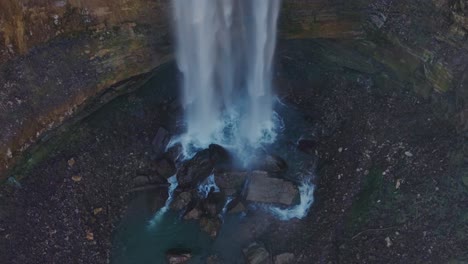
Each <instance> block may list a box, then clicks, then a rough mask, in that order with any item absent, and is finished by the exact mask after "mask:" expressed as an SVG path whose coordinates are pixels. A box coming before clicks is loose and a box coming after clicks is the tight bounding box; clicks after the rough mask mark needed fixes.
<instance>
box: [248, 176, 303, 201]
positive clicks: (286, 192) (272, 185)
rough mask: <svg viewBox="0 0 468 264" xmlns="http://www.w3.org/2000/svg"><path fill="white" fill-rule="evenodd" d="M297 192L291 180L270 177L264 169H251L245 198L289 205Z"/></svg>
mask: <svg viewBox="0 0 468 264" xmlns="http://www.w3.org/2000/svg"><path fill="white" fill-rule="evenodd" d="M298 192H299V191H298V189H297V187H296V186H295V185H294V184H292V183H291V182H288V181H285V180H282V179H278V178H272V177H270V176H269V175H268V172H265V171H253V172H252V173H251V174H250V175H249V178H248V185H247V195H246V199H247V200H248V201H252V202H261V203H275V204H285V205H291V204H292V203H293V201H294V199H295V198H296V196H297V194H298Z"/></svg>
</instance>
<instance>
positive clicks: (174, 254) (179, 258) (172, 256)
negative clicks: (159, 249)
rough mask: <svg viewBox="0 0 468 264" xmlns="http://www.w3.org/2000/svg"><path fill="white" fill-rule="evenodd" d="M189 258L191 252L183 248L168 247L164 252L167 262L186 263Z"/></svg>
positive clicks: (172, 263)
mask: <svg viewBox="0 0 468 264" xmlns="http://www.w3.org/2000/svg"><path fill="white" fill-rule="evenodd" d="M191 258H192V254H191V253H190V252H188V251H184V250H179V249H170V250H168V251H167V252H166V259H167V262H168V263H169V264H183V263H188V262H189V260H190V259H191Z"/></svg>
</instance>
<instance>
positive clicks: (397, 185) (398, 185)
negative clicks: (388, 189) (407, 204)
mask: <svg viewBox="0 0 468 264" xmlns="http://www.w3.org/2000/svg"><path fill="white" fill-rule="evenodd" d="M400 185H401V180H400V179H398V180H397V181H396V184H395V189H397V190H398V189H400Z"/></svg>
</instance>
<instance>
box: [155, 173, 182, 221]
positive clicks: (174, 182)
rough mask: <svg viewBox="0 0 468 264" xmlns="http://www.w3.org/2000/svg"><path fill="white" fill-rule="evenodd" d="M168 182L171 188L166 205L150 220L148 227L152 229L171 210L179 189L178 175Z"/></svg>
mask: <svg viewBox="0 0 468 264" xmlns="http://www.w3.org/2000/svg"><path fill="white" fill-rule="evenodd" d="M167 182H168V183H169V188H168V191H167V192H168V197H167V200H166V203H165V204H164V206H163V207H162V208H161V209H159V211H157V212H156V214H155V215H154V216H153V218H152V219H151V220H150V222H149V225H148V226H149V227H150V228H152V227H154V226H155V225H156V224H157V223H158V222H159V221H160V220H161V218H162V217H163V215H164V214H165V213H166V212H167V211H168V210H169V206H170V205H171V203H172V200H173V199H174V191H175V189H177V186H178V185H179V183H178V182H177V177H176V175H174V176H171V177H170V178H168V179H167Z"/></svg>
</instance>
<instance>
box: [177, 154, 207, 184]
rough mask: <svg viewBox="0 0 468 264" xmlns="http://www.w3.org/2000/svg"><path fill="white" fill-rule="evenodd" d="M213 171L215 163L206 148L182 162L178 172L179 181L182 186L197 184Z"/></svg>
mask: <svg viewBox="0 0 468 264" xmlns="http://www.w3.org/2000/svg"><path fill="white" fill-rule="evenodd" d="M212 171H213V163H212V162H211V160H210V152H209V150H208V149H205V150H202V151H199V152H198V153H197V154H195V156H194V157H193V158H192V159H191V160H189V161H186V162H185V163H184V164H182V166H181V167H180V169H179V171H178V172H177V181H178V182H179V186H180V187H182V188H185V187H190V186H195V185H197V184H198V183H200V182H201V181H203V180H204V179H206V178H207V177H208V176H209V175H210V174H211V172H212Z"/></svg>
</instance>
